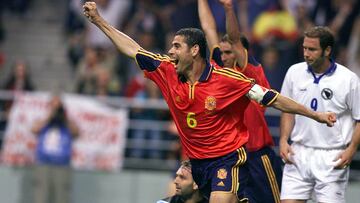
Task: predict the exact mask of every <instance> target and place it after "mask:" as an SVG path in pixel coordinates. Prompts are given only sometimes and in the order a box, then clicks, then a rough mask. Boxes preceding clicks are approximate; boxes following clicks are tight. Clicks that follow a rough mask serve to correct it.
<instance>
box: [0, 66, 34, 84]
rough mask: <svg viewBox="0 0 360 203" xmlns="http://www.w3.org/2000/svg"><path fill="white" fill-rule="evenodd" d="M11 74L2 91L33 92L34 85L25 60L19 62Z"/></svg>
mask: <svg viewBox="0 0 360 203" xmlns="http://www.w3.org/2000/svg"><path fill="white" fill-rule="evenodd" d="M11 71H12V72H11V74H10V76H9V77H8V79H7V80H6V81H5V83H4V84H3V87H2V89H4V90H12V91H32V90H34V85H33V83H32V80H31V76H30V71H29V67H28V65H27V64H26V63H25V61H23V60H17V61H16V62H15V63H14V65H13V67H12V70H11Z"/></svg>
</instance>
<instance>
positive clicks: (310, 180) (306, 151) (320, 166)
mask: <svg viewBox="0 0 360 203" xmlns="http://www.w3.org/2000/svg"><path fill="white" fill-rule="evenodd" d="M291 148H292V150H293V152H294V155H292V156H291V157H290V160H291V161H292V162H293V163H294V164H285V167H284V171H283V178H282V187H281V200H284V199H297V200H308V199H311V197H312V194H313V193H314V195H315V197H316V201H317V202H327V203H331V202H334V203H342V202H343V203H345V189H346V186H347V182H348V179H349V167H347V168H345V169H334V166H335V165H336V164H337V163H338V162H334V159H335V158H336V157H337V156H338V155H339V154H340V153H341V152H342V151H343V149H316V148H311V147H306V146H303V145H300V144H297V143H293V144H292V145H291Z"/></svg>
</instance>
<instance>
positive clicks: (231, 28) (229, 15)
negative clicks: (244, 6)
mask: <svg viewBox="0 0 360 203" xmlns="http://www.w3.org/2000/svg"><path fill="white" fill-rule="evenodd" d="M219 1H220V3H222V4H223V6H224V9H225V15H226V33H227V34H228V35H229V39H230V41H231V44H232V47H233V50H234V53H235V54H236V60H237V63H238V64H239V65H240V67H244V66H245V65H246V61H247V60H246V59H247V51H246V50H245V48H244V46H243V45H242V43H241V40H240V30H239V24H238V20H237V17H236V15H235V12H234V8H233V3H232V0H219Z"/></svg>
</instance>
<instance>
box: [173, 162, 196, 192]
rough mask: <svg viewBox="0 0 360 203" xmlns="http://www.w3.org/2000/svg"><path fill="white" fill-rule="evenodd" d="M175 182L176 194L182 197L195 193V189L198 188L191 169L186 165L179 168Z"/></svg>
mask: <svg viewBox="0 0 360 203" xmlns="http://www.w3.org/2000/svg"><path fill="white" fill-rule="evenodd" d="M174 183H175V187H176V194H177V195H180V196H182V197H189V196H191V195H192V194H193V193H194V190H196V189H197V185H196V184H195V182H194V180H193V178H192V174H191V169H189V168H186V167H181V168H179V170H178V171H177V172H176V177H175V180H174Z"/></svg>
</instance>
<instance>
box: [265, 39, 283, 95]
mask: <svg viewBox="0 0 360 203" xmlns="http://www.w3.org/2000/svg"><path fill="white" fill-rule="evenodd" d="M279 57H280V56H279V51H278V50H277V49H276V48H274V47H273V46H269V47H266V48H265V50H264V51H263V53H262V57H261V62H262V66H263V67H264V72H265V75H266V77H267V78H268V80H269V83H270V87H271V88H273V89H275V90H277V91H280V90H281V85H282V81H283V79H284V77H285V74H286V68H282V67H280V65H279V64H280V62H279V60H280V59H279Z"/></svg>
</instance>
